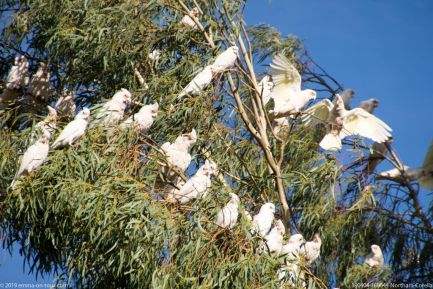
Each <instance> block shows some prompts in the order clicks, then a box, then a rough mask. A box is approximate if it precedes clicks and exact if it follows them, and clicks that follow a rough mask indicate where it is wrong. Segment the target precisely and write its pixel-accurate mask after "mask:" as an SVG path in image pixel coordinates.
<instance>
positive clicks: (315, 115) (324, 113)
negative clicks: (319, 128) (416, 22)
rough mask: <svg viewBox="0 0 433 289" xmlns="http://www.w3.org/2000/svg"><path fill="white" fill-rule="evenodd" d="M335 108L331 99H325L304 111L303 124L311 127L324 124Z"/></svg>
mask: <svg viewBox="0 0 433 289" xmlns="http://www.w3.org/2000/svg"><path fill="white" fill-rule="evenodd" d="M333 108H334V104H332V102H331V101H329V99H323V100H321V101H319V102H318V103H316V104H314V105H313V106H311V107H309V108H308V109H306V110H305V111H304V113H303V114H302V122H304V124H305V125H307V126H310V127H315V126H316V125H317V124H319V123H324V122H326V121H327V120H328V118H329V114H330V113H331V110H332V109H333Z"/></svg>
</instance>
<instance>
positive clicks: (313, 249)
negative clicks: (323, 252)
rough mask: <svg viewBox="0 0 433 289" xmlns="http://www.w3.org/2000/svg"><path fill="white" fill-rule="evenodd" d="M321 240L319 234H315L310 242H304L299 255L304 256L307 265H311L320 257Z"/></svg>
mask: <svg viewBox="0 0 433 289" xmlns="http://www.w3.org/2000/svg"><path fill="white" fill-rule="evenodd" d="M321 245H322V240H321V239H320V236H319V234H315V235H314V238H313V240H312V241H309V242H306V243H305V245H304V246H303V247H302V249H301V253H302V254H304V255H305V259H306V260H307V263H308V264H311V263H313V262H314V261H315V260H316V259H317V258H319V256H320V247H321Z"/></svg>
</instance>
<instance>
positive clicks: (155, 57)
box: [149, 49, 162, 62]
mask: <svg viewBox="0 0 433 289" xmlns="http://www.w3.org/2000/svg"><path fill="white" fill-rule="evenodd" d="M161 55H162V53H161V50H159V49H154V50H152V52H150V53H149V59H150V60H152V61H154V62H157V61H158V60H159V58H160V57H161Z"/></svg>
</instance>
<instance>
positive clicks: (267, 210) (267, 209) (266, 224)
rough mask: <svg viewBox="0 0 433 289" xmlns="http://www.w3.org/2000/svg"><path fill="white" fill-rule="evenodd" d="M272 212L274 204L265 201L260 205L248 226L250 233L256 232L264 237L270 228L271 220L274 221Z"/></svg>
mask: <svg viewBox="0 0 433 289" xmlns="http://www.w3.org/2000/svg"><path fill="white" fill-rule="evenodd" d="M274 214H275V205H274V204H272V203H265V204H264V205H262V207H261V208H260V211H259V213H258V214H257V215H255V216H254V217H253V222H252V224H251V228H250V231H251V233H256V234H259V235H260V236H262V237H265V236H266V235H267V234H268V233H269V230H270V229H271V226H272V222H273V221H274Z"/></svg>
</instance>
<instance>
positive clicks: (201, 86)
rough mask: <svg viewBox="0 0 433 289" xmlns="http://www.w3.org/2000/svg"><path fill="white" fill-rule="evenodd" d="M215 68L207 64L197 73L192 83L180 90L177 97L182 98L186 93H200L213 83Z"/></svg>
mask: <svg viewBox="0 0 433 289" xmlns="http://www.w3.org/2000/svg"><path fill="white" fill-rule="evenodd" d="M212 78H213V68H212V66H206V67H205V68H204V69H203V70H202V71H201V72H200V73H199V74H197V75H196V76H195V77H194V78H193V79H192V80H191V82H190V83H188V85H187V86H185V88H184V89H183V90H182V91H181V92H180V94H179V96H178V97H177V99H181V98H182V97H184V96H186V95H198V94H200V93H202V92H203V90H205V89H206V88H207V87H208V86H209V84H211V83H212Z"/></svg>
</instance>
